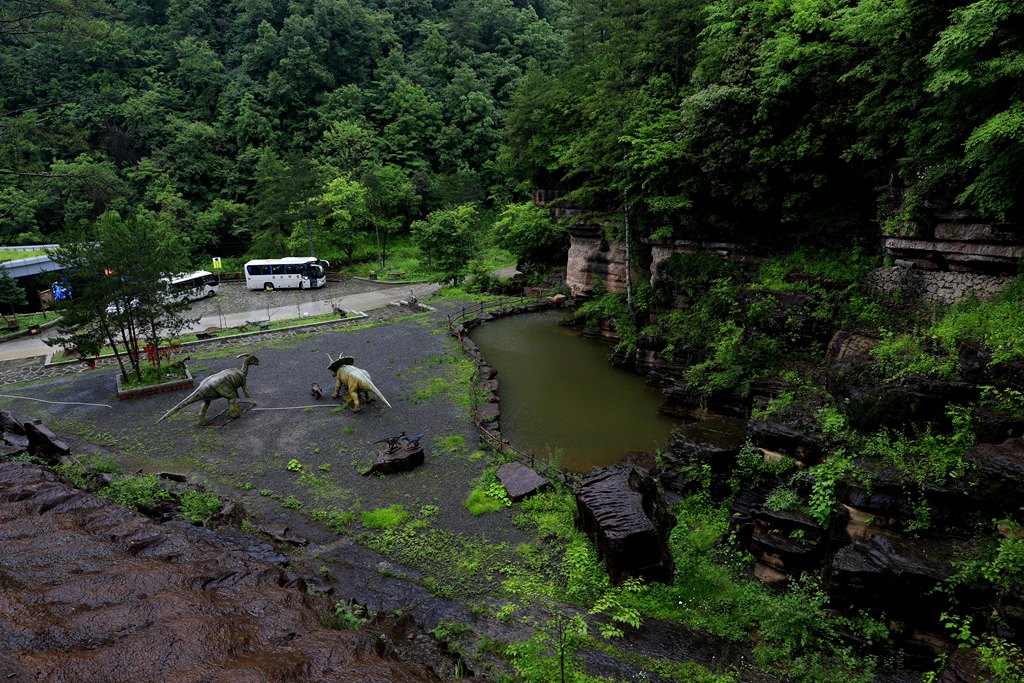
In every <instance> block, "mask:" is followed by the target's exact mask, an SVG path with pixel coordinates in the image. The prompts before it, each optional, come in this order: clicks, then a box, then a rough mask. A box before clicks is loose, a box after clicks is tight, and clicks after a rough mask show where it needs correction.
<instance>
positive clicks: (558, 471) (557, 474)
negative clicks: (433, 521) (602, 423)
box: [448, 297, 580, 491]
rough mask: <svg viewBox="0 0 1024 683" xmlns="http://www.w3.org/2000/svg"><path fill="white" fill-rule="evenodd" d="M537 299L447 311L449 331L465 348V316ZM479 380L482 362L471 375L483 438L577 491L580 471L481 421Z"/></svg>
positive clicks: (499, 301) (504, 453) (479, 426)
mask: <svg viewBox="0 0 1024 683" xmlns="http://www.w3.org/2000/svg"><path fill="white" fill-rule="evenodd" d="M537 301H538V300H537V299H530V298H524V297H518V298H514V299H508V300H506V299H498V300H497V301H491V302H480V303H478V304H475V305H473V306H469V307H466V306H463V307H462V310H461V311H460V312H459V313H458V314H457V315H452V314H449V315H448V331H449V333H450V334H451V335H452V336H453V337H455V338H456V339H457V340H458V341H459V346H460V348H462V349H463V350H464V351H465V348H466V343H465V341H466V340H465V331H466V330H465V329H464V328H463V329H461V330H460V329H458V327H459V324H460V323H462V322H465V321H466V320H469V319H471V318H475V317H476V316H478V315H480V314H481V313H487V312H489V311H498V312H501V313H503V314H504V313H506V312H507V311H509V310H511V309H513V308H515V307H517V306H526V305H529V304H536V303H537ZM479 382H480V366H479V365H477V366H476V368H475V369H474V370H473V376H472V377H471V378H470V382H469V384H470V387H469V389H470V397H471V404H472V410H473V424H475V425H476V428H477V432H478V433H479V435H480V437H481V438H482V439H483V440H484V441H486V442H487V443H488V444H489V445H490V447H491V448H492V449H494V450H495V451H496V452H498V453H501V454H502V455H503V456H505V457H508V458H511V459H512V460H516V461H518V462H519V463H521V464H523V465H526V466H527V467H529V468H530V469H532V470H534V471H537V470H540V471H543V472H544V473H546V474H547V476H549V477H553V478H555V479H557V480H558V481H561V482H563V483H564V484H565V485H567V486H568V487H569V488H570V489H572V490H573V491H575V490H576V488H577V487H578V486H579V480H580V475H579V474H577V473H576V472H570V471H569V470H566V469H562V468H561V467H555V466H554V465H551V464H550V463H547V462H544V461H543V460H538V459H537V457H536V456H535V455H533V454H532V453H527V452H525V451H521V450H519V449H518V448H516V447H515V446H513V445H512V444H511V443H509V442H508V440H506V439H502V438H500V437H499V436H497V435H496V434H495V433H494V432H492V431H491V430H490V429H488V428H487V427H486V426H485V425H484V424H483V423H481V422H480V419H479V418H478V417H477V408H478V407H479V398H478V391H477V387H478V385H479Z"/></svg>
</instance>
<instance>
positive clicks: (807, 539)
mask: <svg viewBox="0 0 1024 683" xmlns="http://www.w3.org/2000/svg"><path fill="white" fill-rule="evenodd" d="M825 541H826V537H825V532H824V530H823V529H822V528H821V527H820V526H818V524H817V523H816V522H815V521H814V520H813V519H812V518H811V517H810V516H808V515H805V514H804V513H802V512H796V511H792V510H758V511H756V512H755V513H753V528H752V529H751V533H750V541H749V542H750V546H749V548H750V554H751V555H753V556H754V557H755V558H756V559H757V561H758V562H762V563H764V564H766V565H768V566H769V567H772V568H773V569H775V570H776V571H778V572H782V573H784V574H786V575H787V576H796V575H799V574H800V573H802V572H805V571H808V570H811V569H814V568H815V567H816V566H817V564H818V562H819V561H820V560H821V558H822V556H823V555H824V552H825Z"/></svg>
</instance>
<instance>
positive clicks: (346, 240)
mask: <svg viewBox="0 0 1024 683" xmlns="http://www.w3.org/2000/svg"><path fill="white" fill-rule="evenodd" d="M366 195H367V191H366V188H365V187H363V185H361V184H360V183H359V182H358V181H355V180H352V179H351V178H349V177H347V176H341V177H338V178H335V179H333V180H331V181H330V182H329V183H327V185H326V187H325V188H324V191H323V193H322V194H320V195H319V196H317V197H314V198H313V200H312V201H313V202H314V203H315V204H316V205H317V206H318V207H319V208H320V209H321V213H320V215H319V216H317V217H316V218H310V219H308V220H310V221H311V224H310V225H309V226H306V225H303V226H302V229H301V230H297V231H296V232H293V233H292V237H291V240H290V242H289V245H290V247H291V249H292V251H293V252H298V251H299V250H300V249H301V247H302V246H304V242H305V240H306V232H305V230H306V229H307V228H308V229H309V230H312V232H313V242H314V243H315V244H316V245H317V249H318V250H319V249H321V248H325V249H326V250H327V251H330V252H334V251H344V252H345V254H346V255H347V257H348V260H349V262H350V263H351V261H352V251H353V249H354V248H355V244H356V236H357V234H358V233H359V232H360V231H361V230H362V229H363V227H364V226H365V225H366V222H367V219H368V218H369V213H368V211H367V208H366Z"/></svg>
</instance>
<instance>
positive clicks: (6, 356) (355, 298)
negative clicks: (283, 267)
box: [0, 283, 440, 362]
mask: <svg viewBox="0 0 1024 683" xmlns="http://www.w3.org/2000/svg"><path fill="white" fill-rule="evenodd" d="M439 288H440V287H439V285H436V284H434V283H419V284H414V285H409V286H407V287H401V288H396V287H394V286H393V285H392V286H388V287H384V288H381V289H379V290H374V291H372V292H363V293H361V294H350V295H348V296H342V297H332V298H330V299H324V300H318V301H308V302H305V303H301V304H298V305H294V304H291V305H288V306H278V307H275V308H271V309H269V310H268V309H266V308H262V309H259V310H253V311H242V312H237V313H223V314H216V313H215V314H211V315H205V316H203V317H202V318H200V319H199V321H198V322H197V323H195V324H194V325H191V326H189V327H188V328H186V330H185V332H201V331H203V330H205V329H207V328H210V327H221V328H229V327H241V326H242V325H245V323H246V322H248V321H252V322H257V321H263V320H290V319H293V318H304V317H307V316H309V317H312V316H316V315H322V314H324V313H330V312H331V310H332V309H331V305H332V304H333V305H336V306H338V307H340V308H344V309H345V310H347V311H372V310H374V309H377V308H383V307H385V306H387V305H388V304H391V303H394V302H398V301H407V300H409V298H410V297H411V296H415V297H417V298H419V299H423V298H426V297H429V296H433V295H434V294H435V293H436V292H437V290H438V289H439ZM55 332H56V331H55V330H49V331H47V332H43V334H42V335H40V336H38V337H20V338H18V339H14V340H11V341H9V342H4V343H2V344H0V362H3V361H10V360H18V359H22V358H35V357H37V356H46V357H47V358H49V357H50V356H52V355H53V353H54V351H55V350H56V349H53V348H51V347H49V346H47V345H46V343H45V342H44V341H43V340H44V339H46V338H47V337H48V336H51V335H54V334H55Z"/></svg>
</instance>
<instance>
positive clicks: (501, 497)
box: [463, 467, 512, 517]
mask: <svg viewBox="0 0 1024 683" xmlns="http://www.w3.org/2000/svg"><path fill="white" fill-rule="evenodd" d="M496 471H497V468H496V467H488V468H487V469H486V470H484V473H483V474H482V475H480V477H479V478H478V479H477V480H476V481H475V482H473V490H472V491H470V492H469V497H468V498H466V502H464V503H463V506H465V508H466V509H467V510H469V514H471V515H473V516H474V517H479V516H480V515H483V514H486V513H488V512H497V511H498V510H501V509H502V508H506V507H509V506H510V505H512V501H511V500H509V497H508V493H506V491H505V487H504V486H503V485H502V484H501V482H499V481H498V480H497V478H496V477H495V476H494V473H495V472H496Z"/></svg>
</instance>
